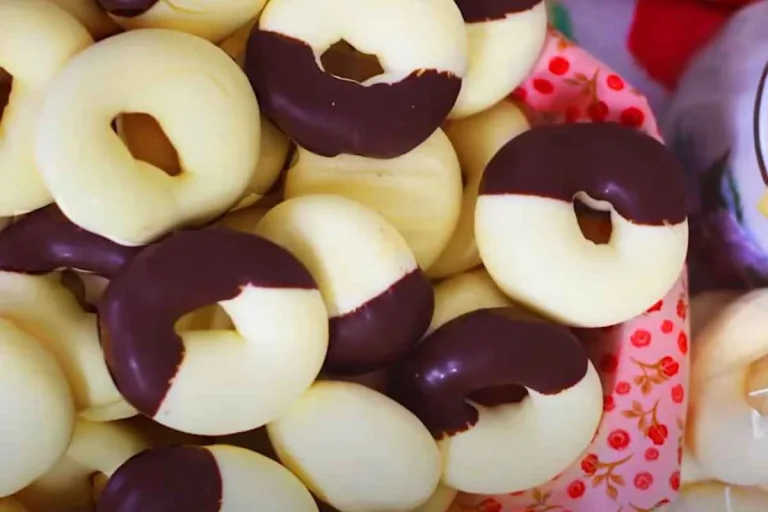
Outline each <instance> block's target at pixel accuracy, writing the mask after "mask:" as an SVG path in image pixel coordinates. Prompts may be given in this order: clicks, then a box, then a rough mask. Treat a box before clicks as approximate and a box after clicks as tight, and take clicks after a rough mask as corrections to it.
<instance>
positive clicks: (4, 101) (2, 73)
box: [0, 68, 13, 121]
mask: <svg viewBox="0 0 768 512" xmlns="http://www.w3.org/2000/svg"><path fill="white" fill-rule="evenodd" d="M11 89H13V77H12V76H11V74H10V73H8V72H7V71H6V70H4V69H3V68H0V121H2V120H3V113H4V112H5V107H7V106H8V102H9V101H11Z"/></svg>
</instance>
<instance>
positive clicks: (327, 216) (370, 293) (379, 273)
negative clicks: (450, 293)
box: [256, 194, 434, 375]
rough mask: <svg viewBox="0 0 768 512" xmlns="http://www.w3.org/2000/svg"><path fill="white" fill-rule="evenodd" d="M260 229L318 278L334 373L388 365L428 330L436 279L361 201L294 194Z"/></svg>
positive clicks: (327, 363)
mask: <svg viewBox="0 0 768 512" xmlns="http://www.w3.org/2000/svg"><path fill="white" fill-rule="evenodd" d="M256 233H257V234H259V235H261V236H263V237H264V238H267V239H269V240H272V241H273V242H275V243H276V244H278V245H280V246H281V247H283V248H285V249H287V250H289V251H290V252H291V253H292V254H293V255H294V256H296V258H298V259H299V261H301V262H302V263H303V264H304V265H305V266H306V267H307V269H308V270H309V272H310V273H311V274H312V276H313V277H314V278H315V281H317V285H318V287H319V288H320V292H321V293H322V294H323V298H324V299H325V306H326V309H327V310H328V315H329V332H330V334H329V339H328V355H327V356H326V359H325V369H327V370H328V371H329V372H332V373H335V374H338V373H343V374H353V375H354V374H362V373H366V372H370V371H373V370H376V369H379V368H382V367H385V366H387V365H389V364H390V363H393V362H394V361H395V360H397V359H399V358H400V356H402V355H403V354H404V353H405V352H407V351H408V350H410V349H411V348H412V347H413V346H414V345H415V344H416V343H417V342H418V341H419V339H420V338H421V336H422V334H424V331H425V330H426V329H427V326H428V325H429V321H430V319H431V318H432V310H433V308H434V298H433V295H432V283H430V281H429V279H428V278H427V276H426V275H425V274H424V272H422V270H421V269H420V268H419V266H418V264H417V263H416V259H415V258H414V256H413V253H412V252H411V250H410V248H409V247H408V244H407V243H406V242H405V240H404V239H403V237H402V235H400V233H398V232H397V230H396V229H395V228H394V227H392V225H390V224H389V223H388V222H387V221H386V220H384V218H383V217H381V216H380V215H378V214H376V212H374V211H372V210H370V209H368V208H366V207H365V206H363V205H361V204H360V203H357V202H355V201H352V200H349V199H346V198H344V197H342V196H333V195H319V194H318V195H309V196H303V197H297V198H295V199H289V200H287V201H285V202H283V203H281V204H279V205H277V206H275V207H274V208H273V209H272V210H270V211H269V213H267V214H266V215H265V216H264V218H263V219H262V220H261V222H259V225H258V226H257V228H256Z"/></svg>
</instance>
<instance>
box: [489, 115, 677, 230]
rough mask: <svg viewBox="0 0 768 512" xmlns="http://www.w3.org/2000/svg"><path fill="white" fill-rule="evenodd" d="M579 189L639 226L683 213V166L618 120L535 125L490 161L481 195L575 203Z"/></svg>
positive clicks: (674, 221) (674, 218) (657, 144)
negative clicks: (508, 195) (533, 197)
mask: <svg viewBox="0 0 768 512" xmlns="http://www.w3.org/2000/svg"><path fill="white" fill-rule="evenodd" d="M577 192H585V193H586V194H587V195H588V196H590V197H591V198H592V199H595V200H604V201H608V202H609V203H611V204H612V205H613V207H614V209H615V210H616V211H617V212H618V213H619V214H620V215H621V216H622V217H624V218H625V219H627V220H629V221H630V222H633V223H635V224H644V225H651V226H661V225H667V224H679V223H681V222H683V221H685V219H686V212H685V187H684V182H683V170H682V167H681V165H680V164H679V163H678V161H677V160H676V159H675V157H674V156H673V155H672V153H671V152H670V151H669V150H668V149H667V148H666V147H664V145H663V144H662V143H660V142H658V141H657V140H655V139H654V138H652V137H650V136H649V135H646V134H644V133H641V132H639V131H637V130H634V129H631V128H626V127H624V126H621V125H619V124H616V123H604V124H587V123H578V124H563V125H552V126H539V127H535V128H533V129H531V130H529V131H527V132H525V133H523V134H521V135H518V136H517V137H515V138H514V139H512V140H510V141H509V142H508V143H507V144H506V145H505V146H504V147H503V148H502V149H501V150H500V151H499V152H498V153H497V154H496V156H494V157H493V159H492V160H491V161H490V163H489V164H488V166H487V167H486V170H485V173H484V174H483V180H482V182H481V184H480V194H481V195H507V194H517V195H527V196H538V197H543V198H548V199H555V200H558V201H564V202H568V203H571V202H572V201H573V199H574V195H575V194H576V193H577Z"/></svg>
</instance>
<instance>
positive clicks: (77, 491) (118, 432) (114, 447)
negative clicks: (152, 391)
mask: <svg viewBox="0 0 768 512" xmlns="http://www.w3.org/2000/svg"><path fill="white" fill-rule="evenodd" d="M147 448H149V444H148V443H147V440H146V439H144V438H143V437H142V436H141V435H140V434H139V433H138V432H137V431H136V430H135V429H133V428H131V427H129V426H128V425H125V424H121V423H114V422H110V423H92V422H90V421H85V420H82V419H80V420H78V421H77V423H76V425H75V431H74V434H73V435H72V442H71V443H70V444H69V448H67V452H66V453H65V454H64V456H63V457H62V458H61V459H59V461H58V462H57V463H56V465H55V466H54V467H53V468H51V470H50V471H49V472H47V473H46V474H45V475H43V476H41V477H40V478H38V479H37V480H35V481H34V482H32V484H30V485H29V486H27V487H25V488H24V489H22V490H21V491H20V492H19V493H17V494H16V497H18V499H19V501H21V502H22V503H23V504H24V505H25V506H27V507H29V508H30V509H31V510H34V511H35V512H61V511H62V510H73V511H74V510H93V506H94V498H95V497H96V495H98V492H99V490H100V489H101V484H102V483H106V479H107V478H109V476H110V475H112V473H114V472H115V470H116V469H117V468H118V467H120V466H121V465H122V464H123V463H124V462H125V461H127V460H128V459H130V458H131V457H133V456H134V455H136V454H137V453H139V452H141V451H143V450H146V449H147Z"/></svg>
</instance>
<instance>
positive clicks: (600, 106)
mask: <svg viewBox="0 0 768 512" xmlns="http://www.w3.org/2000/svg"><path fill="white" fill-rule="evenodd" d="M608 113H609V111H608V104H607V103H606V102H604V101H596V102H594V103H592V104H590V105H589V107H587V115H588V116H589V118H590V119H591V120H592V121H593V122H595V123H602V122H604V121H605V120H606V119H607V118H608Z"/></svg>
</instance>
